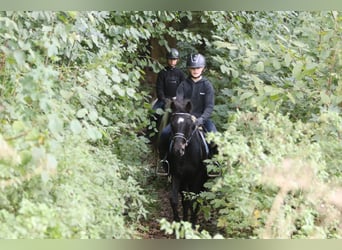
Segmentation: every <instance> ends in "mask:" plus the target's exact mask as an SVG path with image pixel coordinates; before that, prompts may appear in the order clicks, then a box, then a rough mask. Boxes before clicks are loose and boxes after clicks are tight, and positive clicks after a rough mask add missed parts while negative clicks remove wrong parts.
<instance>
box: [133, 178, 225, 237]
mask: <svg viewBox="0 0 342 250" xmlns="http://www.w3.org/2000/svg"><path fill="white" fill-rule="evenodd" d="M149 184H150V185H151V195H152V196H153V197H154V199H155V204H154V205H153V207H152V208H151V209H150V213H151V214H150V215H149V216H148V218H147V219H146V220H145V221H143V222H142V225H143V228H144V229H145V230H144V231H142V232H141V235H140V237H141V238H142V239H175V238H176V237H175V235H168V234H165V232H164V231H162V230H160V224H159V220H160V219H162V218H165V219H166V220H167V221H169V222H172V210H171V206H170V202H169V190H170V183H169V182H168V179H167V177H157V176H152V177H150V180H149ZM179 204H180V205H179V211H180V213H181V209H182V208H181V203H179ZM198 223H199V225H201V228H202V229H204V230H206V231H208V232H209V233H210V234H211V235H213V234H216V233H217V232H218V229H217V227H216V222H215V220H214V219H211V220H205V219H204V217H203V214H201V213H199V218H198ZM202 229H201V230H202Z"/></svg>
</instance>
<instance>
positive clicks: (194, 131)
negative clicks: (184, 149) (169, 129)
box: [172, 113, 198, 146]
mask: <svg viewBox="0 0 342 250" xmlns="http://www.w3.org/2000/svg"><path fill="white" fill-rule="evenodd" d="M176 115H179V116H187V117H190V118H191V119H192V120H193V119H196V118H194V116H193V115H191V114H189V113H173V114H172V116H176ZM197 130H198V126H196V128H195V129H194V130H193V131H192V133H191V135H190V137H189V138H186V137H185V134H184V133H175V135H174V136H173V137H172V144H173V142H174V140H175V139H176V138H181V139H183V140H184V142H185V146H188V144H189V142H190V141H191V138H192V137H193V135H194V134H195V133H196V131H197Z"/></svg>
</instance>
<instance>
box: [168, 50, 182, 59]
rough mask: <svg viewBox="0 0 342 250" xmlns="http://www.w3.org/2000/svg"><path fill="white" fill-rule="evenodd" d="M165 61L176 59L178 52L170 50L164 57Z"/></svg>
mask: <svg viewBox="0 0 342 250" xmlns="http://www.w3.org/2000/svg"><path fill="white" fill-rule="evenodd" d="M166 57H167V59H178V58H179V52H178V50H176V49H175V48H171V49H170V51H169V52H168V53H167V55H166Z"/></svg>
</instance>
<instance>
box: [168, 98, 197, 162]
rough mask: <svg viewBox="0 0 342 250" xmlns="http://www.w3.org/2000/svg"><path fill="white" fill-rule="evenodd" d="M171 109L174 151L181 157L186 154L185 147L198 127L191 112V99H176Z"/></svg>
mask: <svg viewBox="0 0 342 250" xmlns="http://www.w3.org/2000/svg"><path fill="white" fill-rule="evenodd" d="M171 110H172V115H171V118H170V123H171V129H172V132H173V143H172V153H173V154H175V155H176V156H178V157H181V156H183V155H184V154H185V148H186V146H187V145H188V143H189V142H190V140H191V138H192V135H193V133H194V131H195V129H196V125H195V121H196V118H195V117H194V116H193V115H191V114H190V110H191V102H190V101H189V100H177V99H176V100H174V101H173V102H172V103H171Z"/></svg>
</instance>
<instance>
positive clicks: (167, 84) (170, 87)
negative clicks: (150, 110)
mask: <svg viewBox="0 0 342 250" xmlns="http://www.w3.org/2000/svg"><path fill="white" fill-rule="evenodd" d="M183 80H185V74H184V73H183V71H181V70H180V69H179V68H172V67H170V66H167V67H165V68H164V69H162V70H161V71H160V72H159V73H158V76H157V83H156V85H157V97H158V99H159V100H164V99H165V98H170V99H171V98H172V97H175V96H176V90H177V87H178V86H179V84H180V83H181V82H182V81H183Z"/></svg>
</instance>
